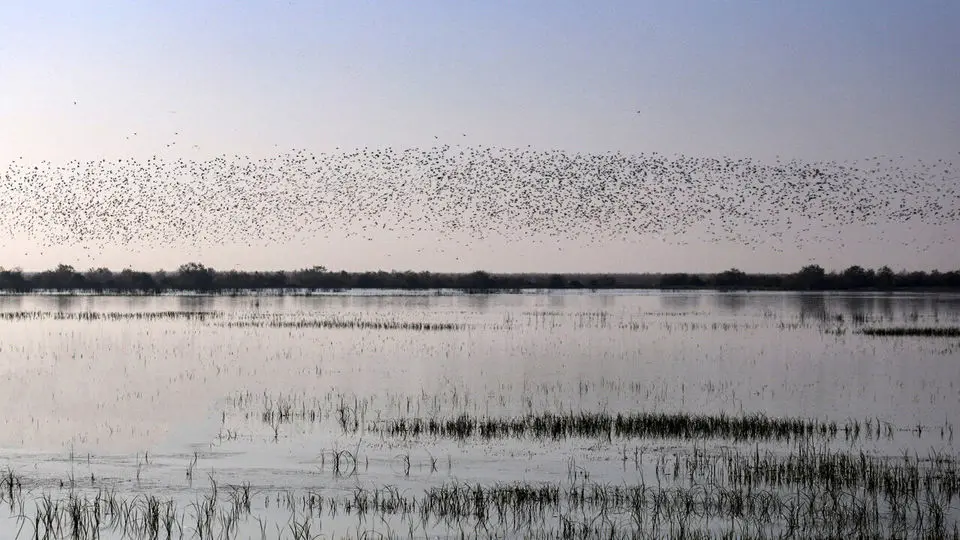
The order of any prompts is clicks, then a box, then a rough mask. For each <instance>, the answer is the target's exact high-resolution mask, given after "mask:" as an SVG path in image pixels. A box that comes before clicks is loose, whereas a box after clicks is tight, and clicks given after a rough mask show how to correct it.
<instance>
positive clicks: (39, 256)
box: [0, 0, 960, 272]
mask: <svg viewBox="0 0 960 540" xmlns="http://www.w3.org/2000/svg"><path fill="white" fill-rule="evenodd" d="M958 27H960V3H957V2H955V1H950V0H944V1H918V2H906V1H889V0H869V1H866V0H850V1H845V2H839V3H837V2H810V1H806V0H804V1H799V0H798V1H781V2H747V1H742V2H725V1H699V2H694V1H675V2H660V1H641V0H630V1H607V2H603V1H598V2H573V1H566V0H559V1H558V0H552V1H549V2H548V1H523V2H513V1H484V2H467V1H464V2H449V1H417V2H387V1H383V2H372V1H363V2H322V1H316V2H302V1H290V2H273V1H259V0H251V1H247V2H232V1H231V2H228V1H186V0H171V1H164V2H128V1H119V0H118V1H98V2H76V1H72V0H70V1H67V0H61V1H19V0H7V1H5V2H3V3H0V168H3V165H4V164H6V163H11V162H14V161H17V160H21V161H22V162H25V163H41V162H43V161H44V160H46V161H52V162H55V163H58V162H66V161H69V160H72V159H77V160H81V161H87V160H98V159H128V158H132V159H136V160H146V159H148V158H150V157H151V156H159V157H160V158H162V159H166V160H175V159H187V160H203V159H210V158H212V157H215V156H218V155H221V154H227V155H248V156H255V157H256V156H259V157H265V156H271V155H276V154H277V153H282V152H287V151H289V150H291V149H306V150H308V151H310V152H315V153H334V152H339V151H342V150H344V149H352V148H362V147H370V148H384V147H388V146H389V147H395V148H410V147H429V146H432V145H435V144H438V143H440V144H443V143H451V144H454V143H456V144H463V145H477V146H479V145H483V146H494V147H509V148H512V147H520V148H522V147H527V146H528V145H529V146H531V147H533V148H538V149H562V150H565V151H568V152H574V153H576V152H586V153H603V152H611V151H621V152H625V153H639V152H660V153H663V154H666V155H676V154H682V155H690V156H707V157H709V156H738V157H750V158H754V159H758V160H774V159H776V158H777V157H778V156H780V157H784V158H798V159H802V160H808V161H813V162H819V161H830V160H839V161H844V160H858V159H864V158H868V157H871V156H878V155H883V156H896V157H897V159H906V160H915V159H921V160H930V161H935V160H938V159H944V160H949V161H950V162H952V163H957V162H958V161H960V159H958V158H960V155H958V150H960V64H958V62H957V52H956V51H960V33H958V32H956V29H957V28H958ZM901 156H903V157H902V158H901ZM958 164H960V163H958ZM958 182H960V180H958ZM4 211H7V212H9V211H11V210H10V209H9V208H5V209H4ZM14 232H16V231H14ZM340 232H342V231H331V234H330V235H328V238H320V237H318V238H315V239H312V240H310V241H308V242H306V244H304V243H300V244H297V246H291V245H284V244H273V245H258V246H255V247H250V246H247V245H246V243H245V242H242V241H238V242H236V243H235V244H231V243H224V244H219V245H213V246H203V247H197V246H186V245H177V243H176V242H171V243H169V244H167V245H151V246H141V248H138V249H137V250H131V249H129V248H128V247H126V246H97V247H96V248H95V249H90V248H89V247H88V248H83V247H76V246H61V247H57V246H53V247H49V246H46V247H44V248H43V249H41V248H40V243H41V242H39V241H38V240H37V238H36V237H35V236H30V235H25V234H24V235H20V234H16V235H11V236H9V237H8V238H7V239H6V240H5V241H0V265H2V266H5V267H14V266H19V267H22V268H25V269H41V268H47V267H50V266H53V265H55V264H57V263H59V262H66V263H70V264H74V265H76V266H78V267H81V268H86V267H90V266H110V267H113V268H123V267H134V268H144V269H156V268H175V267H176V266H178V265H179V264H180V263H182V262H186V261H187V260H195V259H198V258H200V259H202V262H205V263H207V264H209V265H210V266H213V267H215V268H286V269H291V268H300V267H306V266H312V265H314V264H323V265H326V266H328V267H331V268H338V269H339V268H343V269H353V270H359V269H381V268H382V269H392V268H396V269H407V268H412V269H429V270H437V271H451V270H452V271H470V270H475V269H478V268H483V269H486V270H493V271H638V272H643V271H711V270H722V269H725V268H729V267H732V266H736V267H738V268H742V269H745V270H749V271H788V270H793V269H795V268H797V267H799V265H801V264H806V263H808V262H817V263H820V264H822V265H824V266H827V267H836V268H842V267H845V266H848V265H850V264H864V265H867V266H879V265H883V264H889V265H891V266H893V267H895V268H908V267H909V268H922V269H931V268H940V269H952V268H958V267H960V255H958V253H956V251H957V250H954V249H953V248H952V247H951V246H949V245H944V244H942V243H941V244H938V245H939V247H937V248H931V249H929V250H924V251H923V252H922V253H918V252H917V250H916V249H910V248H909V246H907V247H903V243H904V242H907V243H908V244H909V243H910V242H911V241H912V240H913V239H915V238H917V237H918V236H919V237H921V238H923V239H926V240H929V241H930V242H931V243H936V240H938V239H940V240H942V239H943V238H945V237H947V235H954V234H956V235H960V227H958V226H957V224H956V223H946V224H942V226H941V227H937V228H926V229H923V230H911V231H909V233H907V232H904V231H903V230H892V229H890V230H888V229H884V230H879V229H872V230H853V229H851V230H849V231H844V233H843V234H849V235H851V236H850V240H851V241H850V242H847V243H846V245H849V246H854V247H847V248H843V249H840V248H838V246H837V245H823V246H816V245H806V246H805V247H804V248H802V249H800V248H797V249H785V250H779V251H771V250H764V249H761V250H756V249H755V248H748V247H744V246H742V245H735V244H726V245H723V244H720V245H718V244H716V243H707V242H698V241H697V239H695V238H694V239H689V240H690V241H688V242H686V243H684V244H683V245H670V244H668V243H665V242H663V241H662V240H660V239H649V238H626V239H622V240H616V241H614V240H611V241H604V242H599V243H597V242H586V243H578V242H574V241H570V242H567V243H563V241H560V245H559V246H558V245H556V243H554V244H551V243H550V242H536V243H534V242H523V241H516V240H508V239H505V238H504V239H499V240H498V239H497V238H491V239H488V240H485V241H484V242H471V243H469V247H468V246H467V244H468V243H467V242H465V241H464V239H463V238H452V239H451V238H440V237H439V236H438V235H436V234H421V235H419V236H417V237H410V238H405V239H402V240H398V239H396V238H390V237H383V238H374V239H373V240H370V241H369V242H367V243H365V244H362V245H358V244H357V243H356V242H355V241H351V240H350V239H349V238H346V237H340V236H343V235H340V236H338V234H339V233H340ZM30 234H32V235H41V236H42V231H32V232H31V233H30ZM896 246H901V248H897V247H896Z"/></svg>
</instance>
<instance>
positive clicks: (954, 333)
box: [859, 326, 960, 337]
mask: <svg viewBox="0 0 960 540" xmlns="http://www.w3.org/2000/svg"><path fill="white" fill-rule="evenodd" d="M859 333H860V334H863V335H865V336H920V337H960V326H947V327H936V326H928V327H911V326H893V327H867V328H861V329H860V330H859Z"/></svg>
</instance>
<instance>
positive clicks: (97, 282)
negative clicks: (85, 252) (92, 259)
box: [83, 268, 116, 292]
mask: <svg viewBox="0 0 960 540" xmlns="http://www.w3.org/2000/svg"><path fill="white" fill-rule="evenodd" d="M83 277H84V280H85V281H86V283H87V287H89V288H90V289H92V290H94V291H96V292H103V291H104V290H105V289H113V288H115V287H116V283H115V280H114V276H113V272H111V271H110V269H108V268H91V269H89V270H87V271H86V272H85V273H84V275H83Z"/></svg>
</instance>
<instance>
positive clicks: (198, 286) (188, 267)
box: [177, 262, 214, 292]
mask: <svg viewBox="0 0 960 540" xmlns="http://www.w3.org/2000/svg"><path fill="white" fill-rule="evenodd" d="M177 282H178V283H179V285H180V287H181V288H182V289H183V290H187V291H200V292H207V291H210V290H212V289H213V282H214V270H213V269H212V268H207V267H206V266H204V265H202V264H200V263H195V262H189V263H186V264H181V265H180V268H178V269H177Z"/></svg>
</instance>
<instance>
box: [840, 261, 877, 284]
mask: <svg viewBox="0 0 960 540" xmlns="http://www.w3.org/2000/svg"><path fill="white" fill-rule="evenodd" d="M840 283H841V285H842V286H843V288H844V289H863V288H866V287H869V286H871V285H873V276H872V272H868V271H866V270H864V269H863V267H862V266H858V265H853V266H851V267H849V268H847V269H846V270H844V271H843V273H842V274H840Z"/></svg>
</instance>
